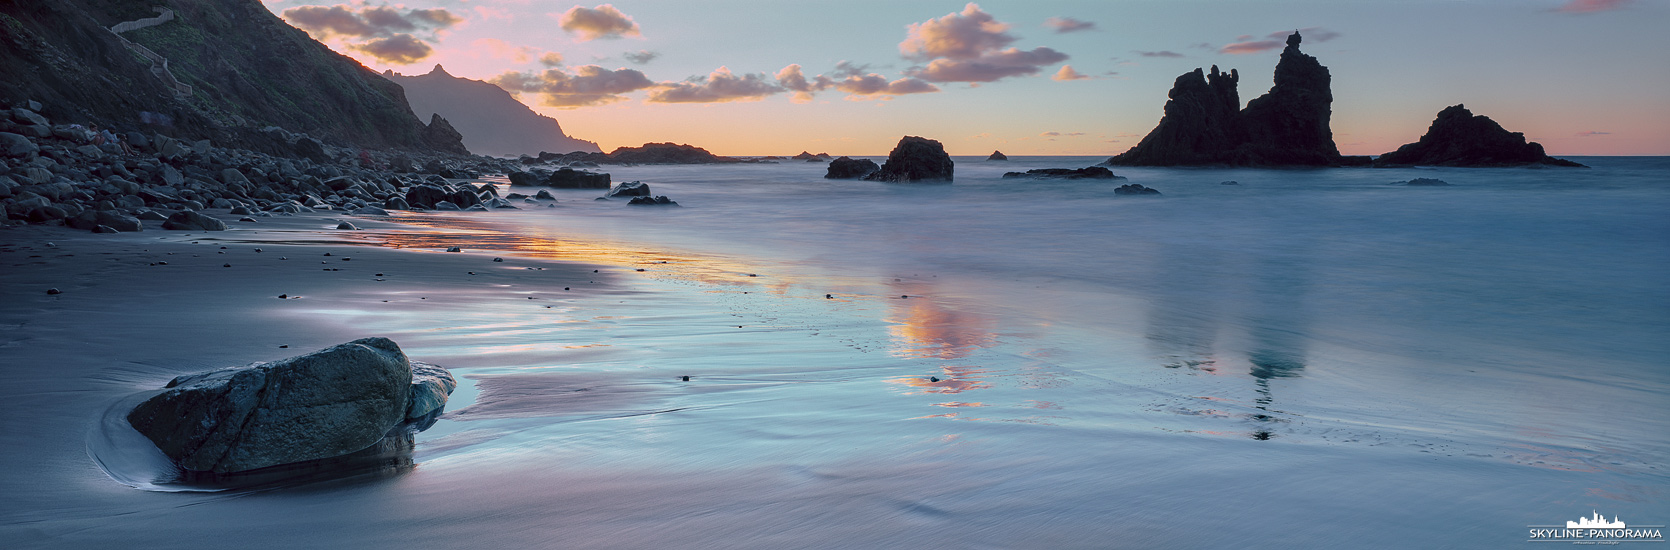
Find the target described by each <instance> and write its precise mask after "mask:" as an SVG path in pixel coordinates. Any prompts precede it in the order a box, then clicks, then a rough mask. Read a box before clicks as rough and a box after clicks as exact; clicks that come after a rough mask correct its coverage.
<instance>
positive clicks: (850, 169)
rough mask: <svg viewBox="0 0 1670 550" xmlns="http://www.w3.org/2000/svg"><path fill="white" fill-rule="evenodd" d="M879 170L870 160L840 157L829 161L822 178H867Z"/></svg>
mask: <svg viewBox="0 0 1670 550" xmlns="http://www.w3.org/2000/svg"><path fill="white" fill-rule="evenodd" d="M880 169H881V167H880V166H877V165H876V161H873V160H870V159H854V158H851V157H840V158H837V159H835V160H832V161H829V171H828V172H825V173H824V175H823V177H825V178H828V179H832V180H852V179H859V178H862V177H864V176H868V175H870V174H873V173H875V172H876V171H877V170H880Z"/></svg>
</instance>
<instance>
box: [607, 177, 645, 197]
mask: <svg viewBox="0 0 1670 550" xmlns="http://www.w3.org/2000/svg"><path fill="white" fill-rule="evenodd" d="M603 196H605V197H611V198H613V197H648V196H649V184H647V183H644V182H641V181H630V182H621V183H620V184H619V185H616V186H614V187H611V188H609V192H607V193H604V194H603Z"/></svg>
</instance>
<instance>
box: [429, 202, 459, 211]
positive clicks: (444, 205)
mask: <svg viewBox="0 0 1670 550" xmlns="http://www.w3.org/2000/svg"><path fill="white" fill-rule="evenodd" d="M435 210H440V211H443V212H457V211H460V210H463V209H462V208H459V207H458V205H456V204H453V203H450V202H447V201H441V202H437V203H435Z"/></svg>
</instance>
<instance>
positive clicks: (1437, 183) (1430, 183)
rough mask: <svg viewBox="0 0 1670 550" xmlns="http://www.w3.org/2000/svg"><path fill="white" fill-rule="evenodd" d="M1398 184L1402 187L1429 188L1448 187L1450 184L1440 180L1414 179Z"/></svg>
mask: <svg viewBox="0 0 1670 550" xmlns="http://www.w3.org/2000/svg"><path fill="white" fill-rule="evenodd" d="M1399 183H1402V184H1404V185H1414V186H1430V187H1437V186H1442V185H1449V184H1450V182H1447V181H1444V180H1441V179H1437V178H1415V179H1412V180H1409V181H1405V182H1399Z"/></svg>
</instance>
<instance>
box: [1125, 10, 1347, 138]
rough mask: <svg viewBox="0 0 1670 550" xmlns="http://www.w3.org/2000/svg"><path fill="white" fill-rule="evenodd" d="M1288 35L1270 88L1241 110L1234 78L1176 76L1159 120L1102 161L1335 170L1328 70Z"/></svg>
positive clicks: (1198, 74)
mask: <svg viewBox="0 0 1670 550" xmlns="http://www.w3.org/2000/svg"><path fill="white" fill-rule="evenodd" d="M1299 42H1300V37H1299V33H1297V32H1295V33H1293V34H1292V35H1289V36H1288V37H1287V48H1286V49H1285V50H1283V51H1282V54H1281V60H1280V61H1279V62H1277V64H1276V74H1275V85H1274V86H1272V87H1271V88H1270V91H1269V92H1268V93H1266V94H1264V95H1263V96H1260V97H1258V98H1256V99H1253V100H1252V101H1249V102H1247V107H1246V109H1241V108H1240V93H1239V92H1238V91H1237V90H1236V86H1237V84H1238V83H1239V82H1240V78H1241V77H1240V74H1239V73H1237V72H1236V71H1234V70H1231V71H1230V72H1229V73H1227V74H1226V73H1221V72H1218V68H1217V67H1216V66H1214V67H1212V71H1211V72H1210V73H1204V72H1202V71H1201V70H1200V69H1195V70H1194V71H1193V72H1189V73H1185V74H1183V75H1182V76H1179V77H1177V80H1176V81H1175V82H1174V83H1173V84H1172V88H1171V92H1170V93H1169V94H1168V95H1169V97H1170V100H1169V101H1167V102H1166V106H1165V116H1164V117H1163V118H1161V119H1160V124H1159V125H1158V126H1156V127H1155V128H1154V130H1153V131H1152V132H1149V133H1148V135H1147V136H1146V137H1144V138H1143V139H1142V141H1141V142H1139V143H1138V144H1137V145H1136V147H1132V148H1131V149H1130V150H1129V151H1126V152H1125V153H1123V154H1120V155H1118V156H1115V157H1113V158H1111V159H1108V162H1107V163H1108V164H1111V165H1118V166H1198V165H1235V166H1337V165H1340V164H1343V161H1342V159H1341V157H1340V154H1339V149H1338V148H1337V147H1335V145H1334V137H1333V131H1332V130H1331V129H1330V128H1329V126H1328V123H1329V118H1330V117H1331V114H1332V104H1333V93H1332V91H1331V90H1330V81H1331V77H1330V75H1329V74H1328V68H1327V67H1324V66H1322V64H1321V63H1319V62H1317V60H1316V58H1315V57H1311V56H1309V55H1305V54H1304V53H1301V52H1300V51H1299Z"/></svg>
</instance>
